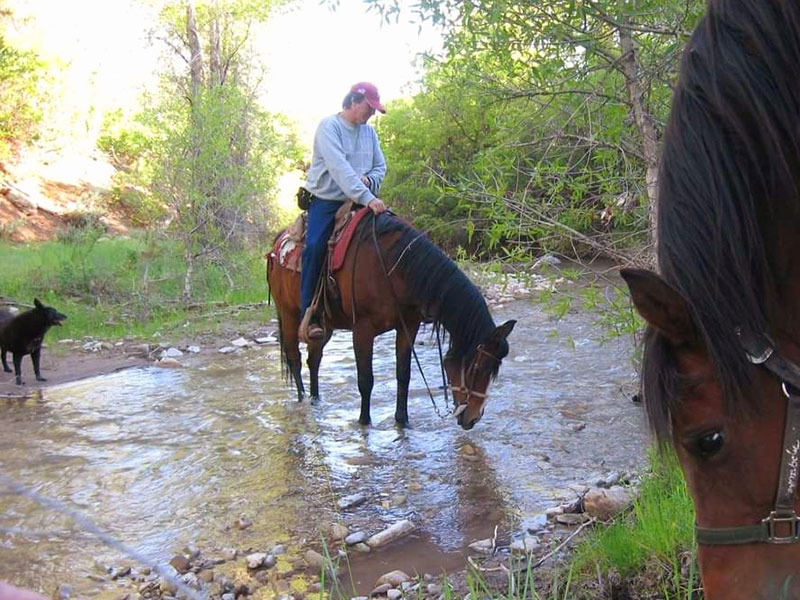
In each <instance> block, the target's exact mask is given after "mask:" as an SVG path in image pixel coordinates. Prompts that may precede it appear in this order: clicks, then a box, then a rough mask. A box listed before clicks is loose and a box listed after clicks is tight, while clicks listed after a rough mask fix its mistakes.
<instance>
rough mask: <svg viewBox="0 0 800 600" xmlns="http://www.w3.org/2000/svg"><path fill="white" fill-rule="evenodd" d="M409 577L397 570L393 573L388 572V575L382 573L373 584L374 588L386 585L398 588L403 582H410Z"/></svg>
mask: <svg viewBox="0 0 800 600" xmlns="http://www.w3.org/2000/svg"><path fill="white" fill-rule="evenodd" d="M410 580H411V577H409V576H408V575H406V574H405V573H404V572H403V571H400V570H399V569H395V570H394V571H389V572H388V573H384V574H383V575H381V576H380V577H378V580H377V581H376V582H375V585H376V586H379V585H383V584H385V583H388V584H389V586H390V587H395V588H396V587H400V586H401V585H402V584H403V582H405V581H410Z"/></svg>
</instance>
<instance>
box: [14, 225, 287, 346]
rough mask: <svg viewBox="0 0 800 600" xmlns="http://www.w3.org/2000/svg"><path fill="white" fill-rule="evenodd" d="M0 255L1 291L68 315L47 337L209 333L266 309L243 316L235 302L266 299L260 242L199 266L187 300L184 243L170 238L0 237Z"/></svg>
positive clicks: (79, 233) (88, 233) (79, 232)
mask: <svg viewBox="0 0 800 600" xmlns="http://www.w3.org/2000/svg"><path fill="white" fill-rule="evenodd" d="M0 255H2V257H3V268H2V269H0V297H2V298H4V299H7V300H11V301H13V302H17V303H21V304H23V305H29V304H32V303H33V299H34V297H36V298H39V300H41V301H42V302H44V303H45V304H47V305H52V306H55V307H56V308H57V309H59V310H60V311H61V312H63V313H65V314H67V315H68V317H69V318H68V319H67V321H66V322H65V324H64V326H63V327H60V328H53V329H52V330H51V332H50V333H49V334H48V338H49V339H52V340H58V339H64V338H80V337H83V336H93V337H102V338H121V337H124V336H151V335H153V334H154V333H157V332H161V333H162V334H163V333H166V332H169V331H175V330H180V331H186V332H187V333H193V332H196V331H209V332H213V331H214V330H215V329H216V328H218V327H219V326H220V324H221V321H222V320H224V321H226V322H235V321H237V319H244V320H247V319H251V320H253V319H260V320H262V319H268V318H269V317H270V316H271V309H267V308H266V307H264V308H260V307H259V308H258V309H257V310H256V311H249V313H248V314H247V315H242V314H241V311H239V314H237V311H236V307H237V306H242V305H254V304H258V303H263V302H264V301H265V300H266V298H267V287H266V279H265V270H264V260H263V258H262V252H261V250H260V249H250V250H241V251H238V252H234V253H231V254H230V255H229V256H227V257H226V262H225V267H223V266H221V265H219V264H205V265H203V266H202V267H201V268H198V269H197V270H196V273H197V275H196V277H195V278H194V281H193V297H192V302H191V303H190V304H189V305H188V306H187V305H186V304H185V303H183V302H182V301H181V295H182V292H183V280H184V274H185V266H184V263H183V251H182V247H181V246H180V245H179V244H177V243H175V242H173V241H171V240H168V239H164V238H154V237H152V236H147V235H138V236H133V237H128V238H104V237H100V236H98V235H94V234H93V233H92V230H83V229H75V230H73V231H72V233H71V234H69V235H59V237H58V239H57V240H54V241H49V242H41V243H36V244H12V243H10V242H4V241H0ZM254 313H255V314H254Z"/></svg>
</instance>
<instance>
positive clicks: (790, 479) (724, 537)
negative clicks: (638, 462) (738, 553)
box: [695, 330, 800, 546]
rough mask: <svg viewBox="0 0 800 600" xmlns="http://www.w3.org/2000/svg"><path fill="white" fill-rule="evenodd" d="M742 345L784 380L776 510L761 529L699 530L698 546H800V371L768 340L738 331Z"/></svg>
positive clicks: (754, 359) (751, 358)
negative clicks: (799, 506)
mask: <svg viewBox="0 0 800 600" xmlns="http://www.w3.org/2000/svg"><path fill="white" fill-rule="evenodd" d="M736 333H737V335H738V336H739V343H740V344H741V346H742V348H743V349H744V351H745V352H746V354H747V359H748V360H749V361H750V362H751V363H753V364H756V365H760V366H762V367H764V368H765V369H767V370H768V371H770V372H771V373H773V374H774V375H776V376H777V377H778V378H779V379H780V380H781V388H782V390H783V394H784V395H785V396H786V425H785V427H784V432H783V448H782V450H781V467H780V478H779V480H778V490H777V492H776V494H775V509H774V510H773V511H772V512H770V514H769V515H768V516H767V517H765V518H764V519H762V521H761V523H759V524H757V525H749V526H743V527H698V526H697V525H695V533H696V537H697V543H698V544H706V545H712V546H713V545H733V544H752V543H758V542H766V543H770V544H793V543H798V542H800V526H799V525H798V524H800V517H798V515H797V513H796V512H795V510H794V502H795V495H796V492H797V483H798V477H799V476H800V367H798V366H797V365H795V364H794V363H792V362H789V361H787V360H785V359H784V358H783V357H781V356H780V355H779V354H778V353H777V352H776V351H775V348H774V344H773V343H772V341H771V340H770V339H769V338H767V337H766V336H763V335H762V336H758V337H755V336H746V335H743V334H742V332H741V330H737V332H736Z"/></svg>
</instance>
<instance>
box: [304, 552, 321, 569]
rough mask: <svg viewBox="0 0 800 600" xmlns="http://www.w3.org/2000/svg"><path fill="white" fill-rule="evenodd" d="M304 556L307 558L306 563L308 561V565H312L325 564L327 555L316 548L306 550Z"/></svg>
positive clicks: (319, 565)
mask: <svg viewBox="0 0 800 600" xmlns="http://www.w3.org/2000/svg"><path fill="white" fill-rule="evenodd" d="M303 557H304V558H305V559H306V563H308V566H310V567H324V566H325V557H324V556H322V554H320V553H319V552H316V551H315V550H306V553H305V554H304V555H303Z"/></svg>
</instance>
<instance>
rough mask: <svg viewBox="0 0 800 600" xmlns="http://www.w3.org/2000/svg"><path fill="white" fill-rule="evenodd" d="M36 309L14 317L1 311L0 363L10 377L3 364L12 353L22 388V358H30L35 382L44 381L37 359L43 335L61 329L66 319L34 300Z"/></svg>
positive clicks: (17, 377)
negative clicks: (8, 354) (59, 326)
mask: <svg viewBox="0 0 800 600" xmlns="http://www.w3.org/2000/svg"><path fill="white" fill-rule="evenodd" d="M33 304H34V307H35V308H32V309H31V310H28V311H25V312H24V313H22V314H20V315H17V316H16V317H15V316H13V315H12V314H11V313H9V312H7V311H0V359H2V361H3V370H4V371H5V372H6V373H11V369H10V368H9V367H8V363H7V362H6V352H11V354H12V356H13V358H14V373H15V374H16V380H17V385H22V369H21V366H22V357H23V356H25V355H26V354H30V355H31V360H32V361H33V372H34V373H35V374H36V381H46V379H45V378H44V377H42V374H41V373H40V372H39V358H40V357H41V355H42V340H43V339H44V334H45V333H47V330H48V329H50V327H52V326H53V325H61V322H62V321H63V320H64V319H66V318H67V315H62V314H61V313H60V312H58V311H57V310H56V309H55V308H51V307H49V306H45V305H44V304H42V303H41V302H39V300H37V299H36V298H34V299H33Z"/></svg>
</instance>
